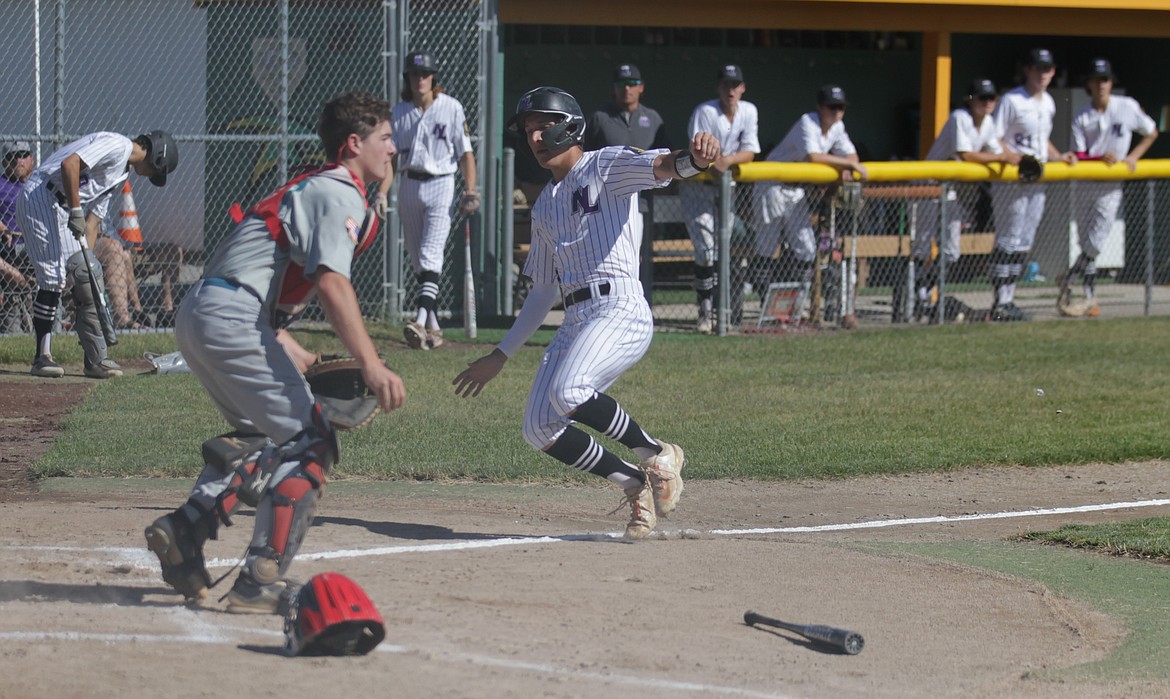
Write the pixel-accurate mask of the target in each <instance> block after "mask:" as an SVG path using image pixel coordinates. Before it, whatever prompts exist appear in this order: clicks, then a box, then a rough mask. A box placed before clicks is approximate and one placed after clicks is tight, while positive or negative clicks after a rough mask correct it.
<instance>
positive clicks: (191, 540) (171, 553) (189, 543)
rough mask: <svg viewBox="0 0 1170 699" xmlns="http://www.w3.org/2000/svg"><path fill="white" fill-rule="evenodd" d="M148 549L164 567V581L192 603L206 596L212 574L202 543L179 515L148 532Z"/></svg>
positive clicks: (161, 519)
mask: <svg viewBox="0 0 1170 699" xmlns="http://www.w3.org/2000/svg"><path fill="white" fill-rule="evenodd" d="M145 534H146V546H147V548H149V549H150V550H151V551H153V552H154V555H156V556H158V562H159V564H160V565H161V566H162V576H163V580H164V581H165V582H166V583H167V584H168V585H170V586H171V587H173V588H175V591H176V592H178V593H179V594H180V595H182V596H183V597H185V598H187V600H189V601H196V602H197V601H199V600H201V599H203V598H204V597H206V596H207V588H208V587H209V586H210V585H211V574H210V573H208V572H207V568H206V567H205V565H204V563H203V542H202V541H200V540H199V538H198V537H197V536H196V535H195V531H194V528H193V527H192V526H191V525H190V524H188V523H187V521H186V518H185V517H184V516H182V515H180V514H176V513H173V512H172V513H171V514H169V515H164V516H162V517H159V518H158V519H156V520H154V523H153V524H151V525H150V526H149V527H147V528H146V532H145Z"/></svg>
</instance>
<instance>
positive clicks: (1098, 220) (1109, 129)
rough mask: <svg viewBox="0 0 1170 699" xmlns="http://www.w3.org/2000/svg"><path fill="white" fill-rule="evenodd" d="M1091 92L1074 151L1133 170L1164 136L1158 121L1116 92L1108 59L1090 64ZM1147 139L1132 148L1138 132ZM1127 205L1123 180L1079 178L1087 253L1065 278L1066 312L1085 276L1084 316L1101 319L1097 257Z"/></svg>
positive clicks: (1077, 212) (1079, 214)
mask: <svg viewBox="0 0 1170 699" xmlns="http://www.w3.org/2000/svg"><path fill="white" fill-rule="evenodd" d="M1085 91H1086V92H1088V93H1089V96H1090V98H1092V101H1091V103H1090V104H1089V106H1087V107H1085V108H1084V109H1083V110H1081V112H1080V113H1079V114H1077V115H1076V116H1075V117H1073V123H1072V150H1073V152H1075V153H1076V155H1077V158H1079V159H1080V160H1103V161H1105V162H1106V163H1109V164H1110V165H1112V164H1114V163H1121V162H1124V163H1125V165H1126V167H1128V168H1129V170H1130V172H1132V171H1133V170H1134V168H1136V167H1137V161H1138V159H1139V158H1141V157H1142V156H1143V155H1145V154H1146V151H1148V150H1149V149H1150V146H1151V145H1153V143H1154V139H1156V138H1158V128H1157V124H1155V123H1154V120H1153V119H1151V118H1150V117H1149V116H1148V115H1147V114H1146V113H1145V112H1144V111H1142V106H1141V105H1140V104H1138V102H1137V100H1135V99H1133V98H1132V97H1125V96H1123V95H1114V94H1113V65H1112V64H1111V63H1110V62H1109V61H1108V60H1106V59H1104V58H1098V59H1095V60H1094V61H1093V63H1092V65H1090V67H1089V72H1088V77H1087V78H1086V81H1085ZM1135 133H1137V134H1140V135H1141V137H1142V139H1141V140H1140V141H1138V143H1137V145H1135V146H1133V148H1132V150H1131V149H1130V144H1131V143H1132V142H1133V134H1135ZM1120 206H1121V183H1120V182H1089V181H1086V182H1077V183H1076V196H1075V197H1073V215H1074V216H1075V217H1076V222H1077V238H1078V242H1079V243H1080V246H1081V254H1080V255H1079V256H1078V257H1077V259H1076V261H1075V262H1074V263H1073V265H1072V267H1071V268H1070V269H1069V270H1068V272H1067V273H1065V274H1064V275H1062V276H1061V285H1060V297H1059V300H1058V301H1057V307H1058V308H1059V309H1060V311H1061V313H1062V314H1066V315H1069V314H1070V308H1071V304H1070V297H1071V295H1072V292H1071V285H1072V282H1073V279H1074V278H1075V277H1076V276H1077V275H1080V276H1081V285H1082V289H1083V290H1084V294H1085V308H1084V312H1083V315H1088V316H1090V317H1096V316H1098V315H1100V313H1101V307H1100V305H1099V304H1098V303H1097V299H1096V298H1095V296H1094V286H1095V282H1096V279H1097V255H1099V254H1100V253H1101V246H1102V245H1103V244H1104V243H1105V239H1106V238H1107V237H1108V236H1109V232H1110V231H1111V230H1112V229H1113V222H1114V221H1116V220H1117V210H1118V208H1120Z"/></svg>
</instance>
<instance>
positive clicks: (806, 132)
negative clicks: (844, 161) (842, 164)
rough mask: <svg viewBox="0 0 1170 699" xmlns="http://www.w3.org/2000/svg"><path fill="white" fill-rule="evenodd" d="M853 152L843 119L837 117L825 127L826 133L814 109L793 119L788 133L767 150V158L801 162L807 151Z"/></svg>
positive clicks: (837, 153)
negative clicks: (827, 127) (793, 121)
mask: <svg viewBox="0 0 1170 699" xmlns="http://www.w3.org/2000/svg"><path fill="white" fill-rule="evenodd" d="M856 152H857V148H855V147H854V146H853V141H851V140H849V134H848V133H846V131H845V122H843V121H838V122H837V123H835V124H833V125H832V126H830V127H829V132H828V133H825V132H824V130H822V129H821V120H820V117H819V116H817V113H816V112H808V113H807V114H804V115H803V116H801V117H800V118H799V119H797V120H796V123H795V124H793V125H792V128H791V129H789V130H788V134H787V135H785V136H784V140H782V141H780V144H779V145H777V146H776V147H775V148H773V149H772V152H770V153H768V157H767V160H771V161H773V162H778V163H801V162H804V161H805V159H806V158H807V156H808V154H809V153H827V154H830V155H840V156H845V155H853V154H854V153H856Z"/></svg>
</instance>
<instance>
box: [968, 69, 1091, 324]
mask: <svg viewBox="0 0 1170 699" xmlns="http://www.w3.org/2000/svg"><path fill="white" fill-rule="evenodd" d="M1055 75H1056V63H1055V62H1054V61H1053V59H1052V53H1051V52H1050V51H1049V50H1048V49H1032V51H1031V52H1030V53H1029V54H1028V59H1027V63H1026V64H1025V66H1024V84H1023V85H1021V86H1020V87H1017V88H1015V89H1014V90H1010V91H1008V92H1007V93H1006V94H1004V96H1003V97H1002V99H1000V101H999V105H998V106H997V107H996V109H995V115H994V117H995V126H996V129H997V130H998V131H999V137H1000V143H1001V144H1002V145H1003V147H1004V150H1006V151H1009V152H1011V153H1015V154H1018V155H1021V156H1023V155H1030V156H1032V157H1034V158H1036V160H1038V161H1040V162H1041V163H1044V162H1047V161H1048V160H1063V161H1065V162H1067V163H1069V164H1072V163H1075V162H1076V156H1075V155H1074V154H1072V153H1062V152H1060V150H1058V149H1057V148H1056V146H1054V145H1052V140H1051V136H1052V119H1053V117H1054V116H1055V114H1056V102H1054V101H1053V99H1052V95H1050V94H1048V86H1049V85H1050V84H1051V83H1052V78H1053V76H1055ZM1044 198H1045V197H1044V184H1043V183H1040V182H1034V183H1023V182H993V183H992V184H991V205H992V209H993V215H994V217H995V247H994V249H992V251H991V284H992V288H993V290H994V293H993V297H992V300H991V311H990V312H989V313H988V319H989V320H995V321H1015V320H1027V319H1028V318H1027V316H1026V315H1025V314H1024V312H1023V311H1022V310H1020V309H1019V308H1018V307H1017V306H1016V305H1015V303H1014V302H1013V299H1014V298H1015V295H1016V281H1017V280H1018V279H1019V278H1020V275H1021V273H1022V272H1023V270H1024V262H1025V261H1026V258H1027V256H1028V252H1029V251H1031V249H1032V243H1033V241H1034V240H1035V239H1036V229H1037V228H1038V227H1039V226H1040V219H1041V218H1042V217H1043V216H1044Z"/></svg>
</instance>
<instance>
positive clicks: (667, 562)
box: [0, 379, 1170, 699]
mask: <svg viewBox="0 0 1170 699" xmlns="http://www.w3.org/2000/svg"><path fill="white" fill-rule="evenodd" d="M0 381H2V379H0ZM85 385H86V384H85V383H82V382H78V383H76V384H72V387H70V386H71V385H70V384H66V383H56V382H27V381H21V382H2V383H0V388H2V389H3V393H2V397H0V439H2V440H3V442H2V443H3V447H2V449H3V455H4V456H3V460H2V461H0V464H2V465H3V468H4V469H6V471H7V476H5V477H4V478H3V482H2V484H0V487H2V488H3V489H4V495H3V496H2V497H3V500H2V501H0V610H2V611H3V614H0V696H2V697H4V698H5V699H9V698H24V697H38V698H39V697H53V698H54V699H58V698H60V699H64V698H67V697H119V698H120V699H148V698H149V699H154V698H156V697H160V696H176V697H188V696H225V695H240V694H246V695H247V696H256V697H268V696H278V695H280V694H281V693H282V692H286V691H287V692H288V696H312V695H318V696H327V697H357V696H395V697H438V696H452V697H538V696H539V697H612V696H616V695H619V694H620V695H625V696H639V697H651V696H653V697H679V696H694V697H722V696H727V697H816V698H821V697H824V698H828V697H842V696H846V697H924V698H925V697H986V696H990V695H1001V696H1006V697H1029V698H1032V697H1035V698H1044V699H1047V698H1049V697H1052V698H1054V699H1055V698H1056V697H1062V698H1063V697H1069V696H1077V697H1134V696H1141V697H1170V688H1166V687H1164V686H1161V685H1159V684H1154V683H1150V682H1137V681H1135V682H1124V683H1118V682H1110V683H1101V682H1097V681H1093V680H1091V679H1090V680H1085V679H1074V678H1073V676H1065V675H1062V674H1061V673H1060V672H1059V670H1060V669H1061V668H1068V667H1072V666H1075V665H1079V664H1082V663H1086V662H1090V661H1093V660H1096V659H1100V658H1103V657H1105V656H1107V655H1108V653H1109V652H1110V651H1111V650H1112V649H1113V648H1115V647H1116V646H1117V645H1118V644H1119V643H1121V642H1122V641H1123V640H1124V638H1125V635H1126V629H1125V628H1124V627H1123V626H1122V625H1121V623H1120V622H1119V621H1118V620H1116V619H1112V618H1109V617H1106V616H1104V615H1102V614H1100V613H1098V612H1096V611H1095V610H1093V609H1091V608H1089V607H1088V606H1086V605H1085V604H1083V603H1081V602H1079V601H1075V600H1070V599H1067V598H1064V597H1061V596H1060V595H1057V594H1054V593H1053V592H1051V591H1050V590H1048V589H1047V588H1045V587H1044V586H1043V585H1041V584H1039V583H1036V582H1033V581H1029V580H1023V579H1019V578H1013V577H1009V576H1004V575H999V574H995V573H989V572H986V571H980V570H975V569H971V568H967V567H963V566H958V565H954V564H949V563H943V562H939V561H937V560H932V559H927V558H922V557H918V556H914V555H910V554H906V553H900V552H899V550H898V549H897V548H895V547H890V546H886V545H885V544H886V542H949V541H972V540H991V541H995V540H1002V539H1006V538H1008V537H1010V536H1011V535H1013V534H1016V533H1019V532H1024V531H1032V530H1036V529H1047V528H1052V527H1055V526H1059V525H1060V524H1064V523H1068V522H1091V521H1099V520H1104V519H1117V518H1135V517H1147V516H1152V515H1155V514H1165V513H1166V512H1167V508H1166V507H1165V506H1162V507H1156V508H1126V509H1120V510H1110V511H1105V512H1076V513H1067V514H1048V515H1043V514H1036V513H1035V512H1034V511H1035V510H1036V508H1072V507H1079V506H1086V505H1094V504H1102V503H1117V502H1135V501H1142V500H1149V499H1157V498H1165V497H1167V496H1166V494H1167V493H1170V469H1168V468H1167V467H1166V464H1164V463H1156V464H1127V465H1108V466H1105V465H1102V466H1085V467H1077V468H1048V469H1022V468H999V469H984V470H971V471H963V472H958V473H950V474H935V475H914V476H899V477H892V478H878V479H858V480H847V481H815V482H795V483H783V484H760V483H747V482H702V481H696V482H692V483H689V484H688V486H687V490H686V493H685V495H684V496H683V501H682V504H681V505H680V507H679V510H678V512H677V513H676V515H675V517H674V519H673V520H672V521H670V522H667V523H665V526H663V527H662V529H663V531H664V532H665V535H664V536H662V537H660V538H658V539H653V540H649V541H645V542H640V543H637V544H626V543H621V542H618V541H616V540H614V539H612V538H611V537H609V536H607V535H608V534H610V533H613V532H617V531H620V529H621V525H622V520H621V518H620V516H619V515H615V516H612V517H610V516H606V514H605V513H606V512H608V511H609V510H610V509H612V508H613V507H614V506H616V504H617V500H618V498H617V496H616V491H613V490H608V489H605V488H603V487H598V488H551V487H531V486H530V487H508V486H492V485H476V484H429V483H389V484H385V483H359V482H347V481H341V482H338V483H335V484H333V485H331V486H330V490H329V493H328V494H327V496H326V497H325V498H324V500H323V502H322V505H321V508H320V511H319V516H318V518H317V522H316V525H315V526H314V527H313V529H312V531H311V532H310V534H309V536H308V538H307V540H306V543H305V546H304V548H303V550H302V555H301V557H300V558H298V560H297V562H296V563H295V564H294V567H293V571H292V573H293V574H294V575H295V576H297V577H300V578H302V579H303V578H305V577H308V576H310V575H312V574H314V573H318V572H323V571H326V570H336V571H339V572H341V573H344V574H346V575H349V576H350V577H352V578H354V579H355V580H357V581H358V582H359V583H360V584H361V585H362V586H363V587H364V588H365V589H366V591H367V592H368V593H369V594H370V596H371V598H372V599H373V600H374V601H375V602H376V604H377V605H378V607H379V609H380V610H381V612H382V614H383V615H384V616H385V617H386V620H387V623H388V637H387V640H386V642H385V643H384V644H383V645H382V646H380V647H379V650H378V651H376V652H374V653H372V654H371V655H369V656H366V657H362V658H327V659H295V660H293V659H287V658H284V657H282V656H281V655H280V654H279V649H280V645H281V643H282V638H281V635H280V621H279V620H278V619H277V618H275V617H239V616H232V615H228V614H225V613H223V612H222V609H223V607H224V605H223V604H222V603H221V602H218V601H217V599H216V598H217V597H218V596H219V595H220V594H223V593H224V592H226V590H227V587H228V583H224V584H223V585H221V587H220V588H217V589H216V590H214V591H213V595H212V597H211V598H209V601H208V604H207V605H205V607H203V608H200V609H189V608H186V607H184V606H182V605H181V604H180V603H179V599H178V598H177V597H176V596H175V595H174V594H171V593H170V591H169V590H168V589H167V588H166V587H165V586H164V585H163V584H162V583H161V581H160V580H159V578H158V575H157V571H156V569H155V566H156V565H157V564H156V562H155V561H154V560H153V557H152V556H150V555H149V554H148V553H147V552H146V550H145V548H144V546H143V544H142V528H143V527H144V526H145V525H146V524H148V523H149V522H150V521H151V520H152V519H154V518H155V517H157V516H158V515H159V514H162V513H163V512H165V511H167V510H168V509H170V508H172V507H174V506H175V505H177V504H178V503H180V502H181V501H182V500H183V498H184V497H185V494H186V485H185V484H183V483H180V482H175V481H121V480H119V481H114V480H88V481H80V480H71V479H70V480H62V481H51V482H49V483H48V484H45V486H44V487H40V488H33V487H29V486H28V484H27V483H26V481H25V480H24V479H23V478H22V477H20V473H21V472H22V469H23V468H24V466H26V465H27V463H28V461H29V460H30V459H32V458H35V456H36V454H38V453H39V450H41V449H43V448H45V447H46V446H47V445H48V444H49V439H50V437H51V434H52V427H51V426H52V425H55V424H56V421H55V420H50V419H46V418H43V417H42V418H38V421H37V430H35V431H32V430H28V429H23V427H25V426H27V424H28V423H25V422H21V421H22V420H24V419H25V416H26V415H28V414H30V412H29V411H30V410H31V407H32V405H33V404H32V403H31V402H30V401H32V400H34V396H36V397H37V398H38V399H39V398H41V397H43V398H45V403H44V404H40V403H38V404H37V405H40V407H41V408H42V409H43V408H45V406H47V405H55V406H60V405H65V404H68V399H69V398H70V397H72V399H74V400H77V399H80V397H81V395H82V394H83V391H84V387H85ZM16 386H20V387H22V388H19V389H18V388H14V387H16ZM24 387H27V388H24ZM50 391H54V392H58V393H53V397H52V399H50V398H49V395H50ZM18 394H21V395H18ZM38 414H40V415H43V414H44V411H43V410H42V411H41V412H40V413H38ZM17 424H19V425H21V426H22V429H21V430H19V431H18V432H19V435H21V439H25V442H24V443H17V442H16V441H14V438H15V437H16V436H18V435H17V434H16V431H14V430H13V429H11V427H12V426H13V425H17ZM22 435H29V436H28V437H27V439H26V438H25V437H23V436H22ZM994 513H1016V515H1021V516H1016V515H1013V516H1003V517H999V518H977V517H982V516H984V515H991V514H994ZM1021 513H1032V515H1033V516H1022V514H1021ZM936 517H937V518H941V519H939V520H937V521H928V522H921V523H909V522H901V520H906V519H912V518H936ZM964 517H966V518H964ZM251 523H252V520H251V517H250V516H249V515H247V514H246V513H241V515H239V516H238V518H237V526H235V527H233V528H230V529H226V530H224V531H222V532H221V537H220V540H219V541H212V542H209V545H208V556H209V558H210V559H212V560H211V564H212V573H213V575H216V576H218V575H222V574H224V573H226V572H228V570H229V569H230V567H231V565H232V564H233V563H234V561H235V559H236V558H238V557H239V556H240V555H241V554H242V552H243V550H244V547H245V546H246V544H247V539H248V537H249V534H250V529H251ZM877 525H888V526H877ZM818 527H819V529H818ZM801 528H804V529H801ZM759 529H766V530H777V529H779V530H782V531H772V532H770V533H751V531H750V530H759ZM1085 555H1091V554H1085ZM229 582H230V578H229ZM746 609H756V610H758V611H760V612H762V613H765V614H770V615H773V616H778V617H781V618H787V619H790V620H794V621H800V622H809V623H822V624H833V625H839V626H846V627H849V628H852V629H854V630H857V631H859V632H861V633H862V634H864V635H865V637H866V642H867V644H866V647H865V650H864V651H863V652H862V653H861V654H860V655H857V656H845V655H837V654H832V653H826V652H823V651H821V650H820V649H818V648H816V647H815V646H812V645H810V644H808V643H807V642H805V641H803V640H802V639H800V638H799V637H797V636H794V635H791V634H788V633H786V632H783V631H771V630H765V629H758V628H749V627H746V626H744V625H743V623H742V615H743V612H744V610H746Z"/></svg>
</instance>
